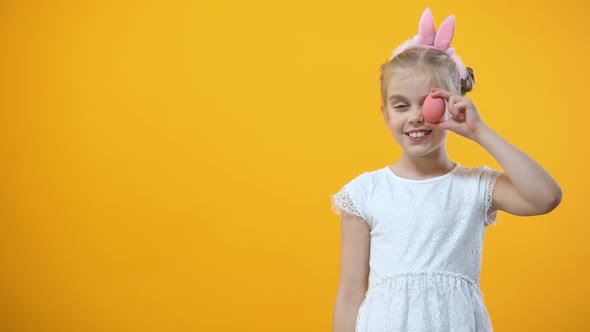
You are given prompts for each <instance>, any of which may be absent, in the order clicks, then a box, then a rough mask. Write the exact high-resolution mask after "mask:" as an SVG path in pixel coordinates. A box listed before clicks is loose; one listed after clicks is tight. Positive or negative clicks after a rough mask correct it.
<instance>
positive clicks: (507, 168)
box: [428, 88, 562, 216]
mask: <svg viewBox="0 0 590 332" xmlns="http://www.w3.org/2000/svg"><path fill="white" fill-rule="evenodd" d="M432 91H433V92H432V93H431V95H432V96H433V97H443V98H445V99H447V100H448V105H449V111H450V113H451V114H452V118H450V119H448V120H446V121H443V122H438V123H428V124H429V125H431V126H432V127H434V128H437V129H448V130H452V131H454V132H455V133H457V134H459V135H461V136H464V137H466V138H469V139H471V140H473V141H475V142H477V143H478V144H480V145H481V146H482V147H483V148H484V149H485V150H486V151H488V152H489V153H490V154H491V155H492V156H493V157H494V158H495V159H496V160H497V161H498V163H500V165H502V168H504V174H502V175H500V176H499V177H498V179H497V180H496V184H495V185H494V190H493V198H492V210H502V211H506V212H508V213H510V214H515V215H521V216H531V215H538V214H545V213H549V212H550V211H552V210H553V209H555V208H556V207H557V206H558V205H559V204H560V203H561V198H562V191H561V187H560V186H559V184H558V183H557V182H556V181H555V179H553V177H552V176H551V175H549V173H547V171H546V170H545V169H544V168H543V167H542V166H541V165H539V164H538V163H537V162H536V161H535V160H533V159H532V158H531V157H529V156H528V155H527V154H525V153H524V152H522V151H521V150H519V149H518V148H516V147H515V146H514V145H512V144H510V143H509V142H508V141H506V140H505V139H504V138H502V137H501V136H500V135H498V134H497V133H495V132H494V131H493V130H492V129H491V128H490V127H488V126H487V125H486V124H485V123H484V121H483V120H482V118H481V116H480V114H479V112H478V110H477V108H476V107H475V104H474V103H473V101H472V100H471V99H469V98H465V97H462V96H457V95H453V94H451V93H450V92H448V91H445V90H442V89H438V88H433V89H432Z"/></svg>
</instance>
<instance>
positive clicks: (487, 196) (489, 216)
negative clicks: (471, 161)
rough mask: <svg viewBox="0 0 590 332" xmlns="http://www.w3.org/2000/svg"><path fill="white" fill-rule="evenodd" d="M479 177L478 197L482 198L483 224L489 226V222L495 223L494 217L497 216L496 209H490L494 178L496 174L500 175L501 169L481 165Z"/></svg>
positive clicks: (495, 178) (496, 177) (496, 176)
mask: <svg viewBox="0 0 590 332" xmlns="http://www.w3.org/2000/svg"><path fill="white" fill-rule="evenodd" d="M481 170H482V172H481V177H480V182H479V185H480V197H482V200H483V202H482V203H483V207H484V208H483V210H484V211H483V213H484V225H485V226H489V225H491V224H494V226H495V224H496V219H497V217H498V210H494V211H492V209H493V207H492V198H493V193H494V185H495V184H496V180H497V179H498V176H500V175H502V174H503V173H502V171H499V170H497V169H492V168H490V167H488V166H482V167H481Z"/></svg>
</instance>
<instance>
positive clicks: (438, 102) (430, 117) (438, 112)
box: [422, 95, 446, 123]
mask: <svg viewBox="0 0 590 332" xmlns="http://www.w3.org/2000/svg"><path fill="white" fill-rule="evenodd" d="M445 109H446V104H445V99H444V98H442V97H436V98H433V97H431V96H430V95H428V96H426V99H425V100H424V105H422V114H423V115H424V119H426V121H428V122H431V123H436V122H439V121H441V120H442V119H443V116H444V115H445Z"/></svg>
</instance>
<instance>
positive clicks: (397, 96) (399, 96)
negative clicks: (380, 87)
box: [387, 94, 428, 101]
mask: <svg viewBox="0 0 590 332" xmlns="http://www.w3.org/2000/svg"><path fill="white" fill-rule="evenodd" d="M427 96H428V95H424V96H422V97H421V99H425V98H426V97H427ZM394 99H407V97H405V96H402V95H397V94H395V95H391V96H389V98H388V99H387V100H388V101H392V100H394Z"/></svg>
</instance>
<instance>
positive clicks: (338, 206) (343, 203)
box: [331, 188, 366, 220]
mask: <svg viewBox="0 0 590 332" xmlns="http://www.w3.org/2000/svg"><path fill="white" fill-rule="evenodd" d="M331 200H332V206H331V209H332V212H334V213H336V214H337V215H339V216H340V215H342V210H344V211H346V212H348V213H350V214H354V215H355V216H357V217H361V218H363V219H365V220H366V218H365V216H364V215H363V214H362V212H361V211H360V209H359V208H357V206H356V204H355V203H354V201H353V200H352V198H351V197H350V194H349V193H348V191H347V190H346V188H342V189H341V190H340V191H339V192H338V193H336V194H335V195H331Z"/></svg>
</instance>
